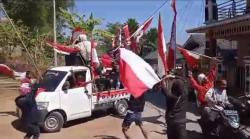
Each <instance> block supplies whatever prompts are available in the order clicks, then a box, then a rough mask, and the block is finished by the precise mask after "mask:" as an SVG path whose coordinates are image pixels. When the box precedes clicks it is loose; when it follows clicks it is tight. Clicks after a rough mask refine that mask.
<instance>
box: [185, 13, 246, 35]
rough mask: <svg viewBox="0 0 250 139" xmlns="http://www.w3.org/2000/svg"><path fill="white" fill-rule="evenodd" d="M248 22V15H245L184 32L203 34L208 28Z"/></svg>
mask: <svg viewBox="0 0 250 139" xmlns="http://www.w3.org/2000/svg"><path fill="white" fill-rule="evenodd" d="M249 20H250V14H245V15H241V16H237V17H234V18H229V19H226V20H222V21H217V22H214V23H210V24H208V25H204V26H201V27H197V28H192V29H188V30H186V32H187V33H204V32H206V31H208V29H210V28H214V27H222V26H224V25H228V24H233V23H237V22H244V21H249Z"/></svg>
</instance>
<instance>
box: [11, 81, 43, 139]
mask: <svg viewBox="0 0 250 139" xmlns="http://www.w3.org/2000/svg"><path fill="white" fill-rule="evenodd" d="M37 90H38V86H37V85H36V84H35V85H33V86H32V90H31V92H30V93H28V94H26V95H25V96H23V97H19V98H17V99H16V105H17V106H18V107H19V108H20V109H21V110H22V117H21V120H22V124H24V126H25V130H26V135H25V137H24V139H29V138H31V137H32V139H39V136H40V127H39V122H40V114H39V111H38V109H37V105H36V101H35V96H36V92H37Z"/></svg>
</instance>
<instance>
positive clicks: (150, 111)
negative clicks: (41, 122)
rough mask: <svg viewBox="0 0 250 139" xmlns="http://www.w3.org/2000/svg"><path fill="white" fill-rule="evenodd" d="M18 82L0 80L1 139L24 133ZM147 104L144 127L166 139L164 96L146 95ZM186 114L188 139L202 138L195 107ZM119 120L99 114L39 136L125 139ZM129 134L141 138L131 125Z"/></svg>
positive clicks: (43, 138) (153, 137) (45, 138)
mask: <svg viewBox="0 0 250 139" xmlns="http://www.w3.org/2000/svg"><path fill="white" fill-rule="evenodd" d="M17 86H18V82H17V81H15V80H11V79H5V78H2V77H0V119H1V120H0V139H21V138H22V137H23V136H24V132H23V130H22V129H21V128H18V123H19V121H18V120H17V117H16V115H15V104H14V99H15V97H16V96H17V95H18V91H17V89H16V87H17ZM147 100H148V101H147V103H146V107H145V110H144V112H143V120H144V121H145V122H144V125H145V128H146V130H147V132H148V133H149V137H150V139H166V138H167V137H166V127H165V120H164V104H165V100H164V96H162V94H158V93H149V94H147ZM186 115H187V120H188V122H187V125H186V128H187V131H188V139H202V135H201V129H200V127H199V125H198V123H197V119H198V118H199V116H198V115H197V113H196V109H195V106H194V105H193V104H192V103H189V106H188V112H187V113H186ZM121 123H122V118H121V117H117V116H115V115H112V114H109V113H106V112H103V111H100V112H97V113H95V114H94V116H93V117H91V118H85V119H80V120H75V121H72V122H70V123H68V124H67V125H66V126H65V127H64V128H63V129H62V130H61V131H60V132H58V133H50V134H48V133H42V134H41V139H55V138H60V139H124V136H123V134H122V132H121ZM129 134H130V135H131V136H132V137H133V138H134V139H143V137H142V134H141V133H140V130H139V129H138V127H136V126H135V125H133V126H132V127H131V129H130V131H129Z"/></svg>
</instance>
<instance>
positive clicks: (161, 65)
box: [157, 15, 168, 77]
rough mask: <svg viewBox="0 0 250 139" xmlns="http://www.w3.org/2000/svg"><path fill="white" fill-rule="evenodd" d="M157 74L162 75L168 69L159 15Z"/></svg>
mask: <svg viewBox="0 0 250 139" xmlns="http://www.w3.org/2000/svg"><path fill="white" fill-rule="evenodd" d="M157 41H158V75H159V76H160V77H162V76H163V75H166V73H167V71H168V67H167V47H166V41H165V37H164V32H163V25H162V22H161V15H159V21H158V40H157Z"/></svg>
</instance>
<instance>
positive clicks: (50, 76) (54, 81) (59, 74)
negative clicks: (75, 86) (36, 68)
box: [39, 70, 67, 91]
mask: <svg viewBox="0 0 250 139" xmlns="http://www.w3.org/2000/svg"><path fill="white" fill-rule="evenodd" d="M66 74H67V72H64V71H54V70H48V71H46V72H45V73H44V75H43V79H42V81H41V82H40V83H39V87H40V88H44V89H45V90H46V91H55V89H56V88H57V86H58V85H59V84H60V82H61V81H62V79H63V78H64V77H65V75H66Z"/></svg>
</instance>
